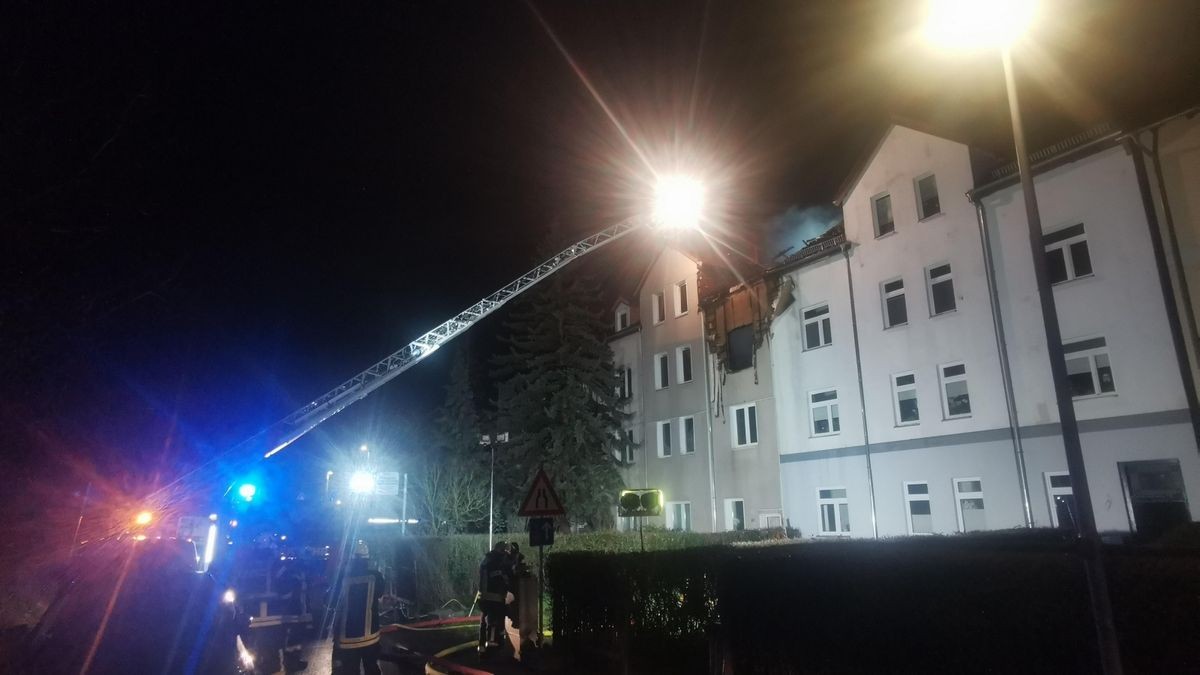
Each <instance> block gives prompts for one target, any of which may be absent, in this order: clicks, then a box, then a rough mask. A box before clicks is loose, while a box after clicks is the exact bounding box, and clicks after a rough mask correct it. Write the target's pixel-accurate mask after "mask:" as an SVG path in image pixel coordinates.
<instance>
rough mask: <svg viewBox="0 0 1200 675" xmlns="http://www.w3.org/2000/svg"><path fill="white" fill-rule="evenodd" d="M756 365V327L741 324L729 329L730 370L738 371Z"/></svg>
mask: <svg viewBox="0 0 1200 675" xmlns="http://www.w3.org/2000/svg"><path fill="white" fill-rule="evenodd" d="M752 365H754V328H753V326H741V327H739V328H734V329H733V330H731V331H729V370H730V371H738V370H743V369H746V368H749V367H750V366H752Z"/></svg>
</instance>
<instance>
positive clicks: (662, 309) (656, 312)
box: [650, 291, 667, 326]
mask: <svg viewBox="0 0 1200 675" xmlns="http://www.w3.org/2000/svg"><path fill="white" fill-rule="evenodd" d="M666 313H667V299H666V297H664V294H663V292H662V291H659V292H657V293H651V294H650V318H651V320H653V322H654V325H656V326H657V325H658V324H660V323H662V322H663V321H666V320H667V317H666Z"/></svg>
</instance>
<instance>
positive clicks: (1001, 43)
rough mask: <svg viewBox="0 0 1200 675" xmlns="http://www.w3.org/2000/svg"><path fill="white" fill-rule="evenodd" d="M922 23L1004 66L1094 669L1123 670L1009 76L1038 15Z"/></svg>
mask: <svg viewBox="0 0 1200 675" xmlns="http://www.w3.org/2000/svg"><path fill="white" fill-rule="evenodd" d="M928 8H929V11H928V14H927V17H926V23H925V36H926V38H927V39H928V40H929V41H931V42H933V43H935V44H938V45H940V46H943V47H950V48H956V47H957V48H989V49H999V51H1000V60H1001V63H1002V64H1003V66H1004V85H1005V88H1006V92H1007V94H1008V109H1009V114H1010V116H1011V118H1012V126H1013V143H1014V145H1015V149H1016V154H1017V171H1018V174H1019V176H1020V180H1021V193H1022V196H1023V197H1024V199H1025V220H1026V224H1027V225H1028V229H1029V232H1028V234H1029V246H1030V248H1031V252H1032V254H1033V271H1034V277H1035V278H1036V280H1037V287H1038V295H1039V297H1040V299H1041V309H1042V325H1043V326H1044V327H1045V332H1046V351H1047V353H1048V356H1049V357H1050V374H1051V377H1052V380H1053V382H1054V396H1055V400H1056V402H1057V407H1058V417H1059V421H1060V423H1061V426H1062V435H1063V448H1064V450H1065V451H1066V455H1067V469H1068V471H1069V472H1070V475H1071V489H1072V491H1073V492H1074V493H1075V496H1076V503H1077V505H1078V509H1079V514H1078V516H1079V517H1078V528H1079V532H1078V534H1079V536H1080V538H1081V539H1082V540H1083V542H1084V544H1085V554H1084V565H1085V567H1086V577H1087V583H1088V592H1089V595H1090V596H1091V601H1092V602H1091V604H1092V619H1093V621H1095V624H1096V634H1097V642H1098V645H1099V648H1100V664H1101V667H1102V668H1103V671H1104V672H1105V673H1107V674H1108V675H1116V674H1118V673H1120V672H1121V671H1122V668H1121V653H1120V648H1119V645H1118V643H1117V632H1116V626H1115V625H1114V623H1113V615H1112V601H1111V599H1110V598H1109V594H1108V581H1107V578H1106V575H1105V571H1104V561H1103V558H1102V557H1101V550H1100V537H1099V535H1098V533H1097V531H1096V514H1095V510H1094V509H1093V508H1092V497H1091V488H1090V487H1089V486H1088V482H1087V471H1086V469H1085V466H1084V461H1083V446H1082V444H1081V443H1080V440H1079V424H1078V422H1077V421H1076V419H1075V402H1074V400H1073V399H1072V397H1071V390H1070V388H1069V387H1068V386H1067V366H1066V360H1065V358H1064V356H1063V348H1062V335H1061V332H1060V329H1059V325H1058V310H1057V309H1056V307H1055V305H1054V292H1053V290H1052V289H1051V288H1050V282H1049V277H1048V276H1047V274H1046V250H1045V247H1044V246H1043V245H1042V219H1041V214H1040V212H1039V210H1038V203H1037V194H1036V193H1035V192H1034V185H1033V170H1032V167H1031V166H1030V162H1029V150H1028V148H1027V147H1026V145H1025V129H1024V125H1023V124H1022V122H1021V109H1020V104H1019V102H1018V98H1017V86H1016V80H1015V78H1014V77H1013V65H1012V45H1013V44H1014V43H1015V42H1016V41H1017V40H1018V39H1020V38H1021V37H1022V36H1023V35H1024V34H1025V32H1026V31H1027V30H1028V29H1029V27H1030V25H1031V24H1032V23H1033V20H1034V18H1035V17H1036V15H1037V2H1036V0H990V1H989V0H930V2H929V6H928Z"/></svg>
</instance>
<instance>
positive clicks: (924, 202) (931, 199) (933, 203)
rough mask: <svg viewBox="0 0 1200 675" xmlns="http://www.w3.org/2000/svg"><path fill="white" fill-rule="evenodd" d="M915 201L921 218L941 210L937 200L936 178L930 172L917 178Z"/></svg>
mask: <svg viewBox="0 0 1200 675" xmlns="http://www.w3.org/2000/svg"><path fill="white" fill-rule="evenodd" d="M917 202H918V206H920V209H921V214H920V215H921V218H922V219H925V218H928V217H930V216H936V215H937V214H939V213H941V212H942V203H941V201H939V200H938V189H937V179H936V178H934V177H933V175H932V174H931V175H928V176H925V177H924V178H920V179H918V180H917Z"/></svg>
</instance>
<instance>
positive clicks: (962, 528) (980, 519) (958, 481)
mask: <svg viewBox="0 0 1200 675" xmlns="http://www.w3.org/2000/svg"><path fill="white" fill-rule="evenodd" d="M954 507H955V509H956V510H957V511H958V531H959V532H975V531H977V530H986V529H987V513H986V511H985V510H984V508H983V481H982V480H980V479H978V478H955V479H954Z"/></svg>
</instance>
